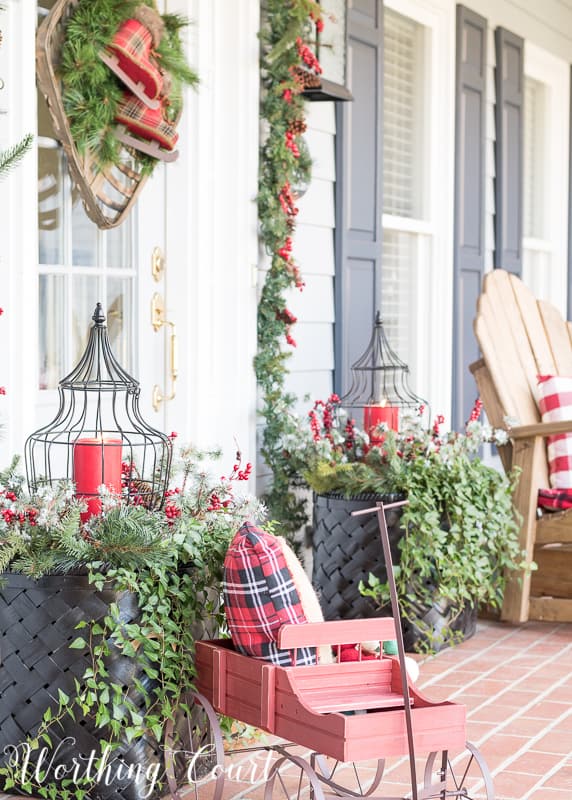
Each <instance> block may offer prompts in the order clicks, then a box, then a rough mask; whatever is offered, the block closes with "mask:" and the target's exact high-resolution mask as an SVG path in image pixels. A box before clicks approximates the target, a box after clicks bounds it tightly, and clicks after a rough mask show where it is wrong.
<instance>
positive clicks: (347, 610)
mask: <svg viewBox="0 0 572 800" xmlns="http://www.w3.org/2000/svg"><path fill="white" fill-rule="evenodd" d="M398 499H403V498H402V497H399V496H397V495H391V496H387V497H381V496H380V495H375V494H364V495H360V496H359V497H352V498H351V499H346V498H344V497H342V496H340V495H337V494H333V493H330V494H323V495H321V494H317V495H314V526H313V527H314V531H313V539H312V541H313V556H314V563H313V568H312V583H313V584H314V588H315V589H316V591H317V592H318V596H319V598H320V604H321V606H322V611H323V612H324V618H325V619H359V618H362V617H379V616H381V615H382V612H381V611H380V610H379V607H378V606H377V605H376V604H375V603H374V602H373V600H372V599H371V598H370V597H363V596H362V595H361V594H360V591H359V584H360V581H364V582H365V583H367V580H368V576H369V573H370V572H372V573H373V574H374V575H375V576H376V577H377V578H379V580H380V581H382V582H385V581H386V580H387V571H386V568H385V561H384V558H383V551H382V546H381V538H380V533H379V525H378V522H377V515H376V514H371V515H369V514H367V515H364V516H359V517H352V512H353V511H359V510H360V509H362V508H370V507H372V506H373V505H375V503H376V502H377V501H378V500H383V501H384V502H386V503H390V502H396V501H397V500H398ZM386 519H387V528H388V532H389V542H390V547H391V555H392V559H393V563H394V564H397V563H399V546H398V545H399V540H400V539H401V537H402V536H403V530H402V528H401V526H400V519H401V508H396V509H390V510H389V511H388V512H387V515H386Z"/></svg>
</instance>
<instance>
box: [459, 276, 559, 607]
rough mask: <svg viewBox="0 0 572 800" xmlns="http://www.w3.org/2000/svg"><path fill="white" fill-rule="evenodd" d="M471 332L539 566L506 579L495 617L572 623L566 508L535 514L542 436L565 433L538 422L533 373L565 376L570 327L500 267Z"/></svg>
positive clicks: (543, 472) (485, 395)
mask: <svg viewBox="0 0 572 800" xmlns="http://www.w3.org/2000/svg"><path fill="white" fill-rule="evenodd" d="M474 329H475V335H476V337H477V341H478V343H479V346H480V349H481V352H482V358H481V359H480V360H479V361H477V362H475V363H474V364H472V365H471V367H470V369H471V372H472V373H473V375H474V377H475V380H476V382H477V386H478V389H479V393H480V396H481V399H482V401H483V404H484V408H485V411H486V413H487V416H488V418H489V420H490V422H491V424H492V425H494V426H495V427H498V428H504V429H505V430H507V431H508V434H509V437H510V443H509V444H508V445H506V446H505V447H502V448H500V451H501V453H500V455H501V459H502V462H503V466H504V467H505V469H507V470H509V469H511V468H512V467H513V466H518V467H520V469H521V470H522V472H521V476H520V480H519V483H518V487H517V489H516V493H515V498H514V500H515V505H516V507H517V509H518V511H519V512H520V514H521V515H522V528H521V534H520V541H521V545H522V547H523V549H525V550H526V554H527V558H528V560H529V561H530V560H534V561H535V562H536V563H537V565H538V570H537V571H534V572H532V573H530V574H524V575H518V576H517V575H515V576H513V577H511V578H510V580H509V583H508V585H507V588H506V591H505V598H504V604H503V608H502V618H503V619H505V620H507V621H509V622H524V621H526V620H527V619H529V618H530V619H537V620H559V621H568V622H570V621H572V509H570V510H567V511H560V512H547V513H543V514H542V515H540V516H539V515H538V513H537V494H538V490H539V489H541V488H548V487H549V486H550V482H549V473H548V460H547V453H546V442H545V437H546V436H549V435H551V434H558V433H566V432H572V420H570V421H569V422H551V423H542V422H541V415H540V412H539V409H538V388H537V386H538V381H537V376H538V375H548V374H551V375H567V376H572V325H571V323H569V322H566V321H565V320H564V319H563V318H562V316H561V315H560V313H559V312H558V311H557V309H556V308H555V307H554V306H552V305H551V304H550V303H547V302H544V301H542V300H538V301H537V300H536V299H535V297H534V296H533V294H532V292H531V291H530V290H529V289H528V288H527V287H526V286H525V285H524V283H522V281H521V280H519V278H517V277H516V276H514V275H511V274H510V273H508V272H505V271H504V270H501V269H495V270H493V271H492V272H490V273H488V274H487V275H486V276H485V280H484V288H483V292H482V294H481V296H480V298H479V301H478V304H477V317H476V319H475V323H474Z"/></svg>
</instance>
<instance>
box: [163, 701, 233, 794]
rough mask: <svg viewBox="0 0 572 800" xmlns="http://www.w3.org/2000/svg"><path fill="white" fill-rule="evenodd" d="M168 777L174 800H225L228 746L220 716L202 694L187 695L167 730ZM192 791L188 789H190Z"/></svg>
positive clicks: (166, 756) (166, 772) (166, 762)
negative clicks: (225, 765) (226, 746)
mask: <svg viewBox="0 0 572 800" xmlns="http://www.w3.org/2000/svg"><path fill="white" fill-rule="evenodd" d="M165 774H166V777H167V783H168V786H169V792H170V794H171V797H172V798H173V800H182V797H181V795H180V794H179V792H178V787H183V786H184V787H185V791H184V798H185V800H192V799H193V798H194V800H198V798H199V796H200V800H221V797H222V791H223V787H224V746H223V741H222V733H221V730H220V725H219V723H218V719H217V716H216V713H215V711H214V709H213V707H212V706H211V704H210V703H209V701H208V700H207V699H206V697H203V695H202V694H198V692H187V693H186V694H184V695H183V696H182V697H181V704H180V706H179V709H178V711H177V714H176V716H175V720H174V721H173V720H170V721H169V722H168V723H167V725H166V727H165ZM187 787H188V788H187Z"/></svg>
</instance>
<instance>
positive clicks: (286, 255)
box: [277, 236, 292, 261]
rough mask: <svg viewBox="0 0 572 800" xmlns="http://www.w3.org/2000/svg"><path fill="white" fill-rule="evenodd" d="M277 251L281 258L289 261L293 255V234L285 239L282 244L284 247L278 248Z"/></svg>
mask: <svg viewBox="0 0 572 800" xmlns="http://www.w3.org/2000/svg"><path fill="white" fill-rule="evenodd" d="M277 253H278V255H279V256H280V258H283V259H284V261H289V260H290V257H291V254H292V237H291V236H287V237H286V240H285V241H284V244H283V245H282V247H281V248H280V249H279V250H277Z"/></svg>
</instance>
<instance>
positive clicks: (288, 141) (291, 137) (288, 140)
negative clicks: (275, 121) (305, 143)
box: [284, 131, 300, 158]
mask: <svg viewBox="0 0 572 800" xmlns="http://www.w3.org/2000/svg"><path fill="white" fill-rule="evenodd" d="M284 144H285V145H286V147H287V148H288V150H290V151H291V152H292V155H293V156H294V158H300V150H299V149H298V145H297V144H296V135H295V134H294V133H292V131H286V133H285V134H284Z"/></svg>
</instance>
